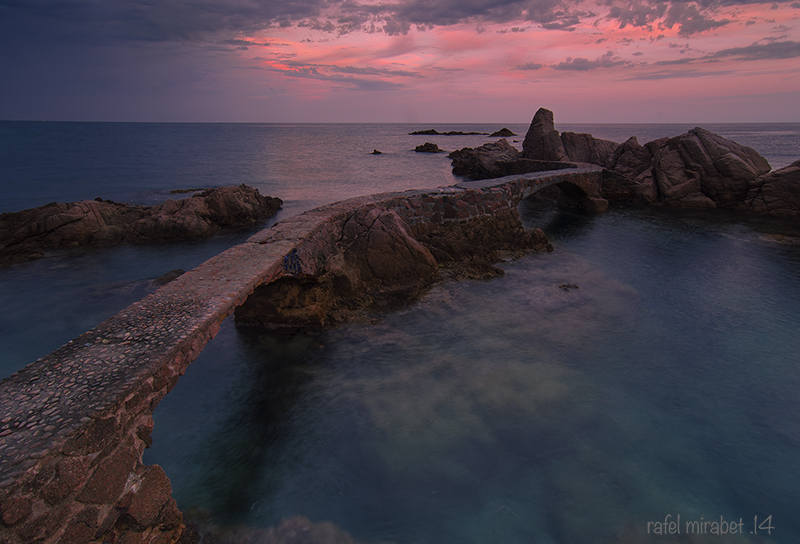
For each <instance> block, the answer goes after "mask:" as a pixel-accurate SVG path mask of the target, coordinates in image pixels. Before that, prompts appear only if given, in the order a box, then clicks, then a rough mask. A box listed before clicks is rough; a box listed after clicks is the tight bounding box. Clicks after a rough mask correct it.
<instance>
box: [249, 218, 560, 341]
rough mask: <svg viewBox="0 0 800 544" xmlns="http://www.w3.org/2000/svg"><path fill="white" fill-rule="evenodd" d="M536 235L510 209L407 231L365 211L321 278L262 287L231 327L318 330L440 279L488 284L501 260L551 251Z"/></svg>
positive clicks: (401, 299) (397, 221) (351, 222)
mask: <svg viewBox="0 0 800 544" xmlns="http://www.w3.org/2000/svg"><path fill="white" fill-rule="evenodd" d="M552 249H553V246H552V245H551V244H550V242H549V241H548V240H547V237H546V236H545V234H544V232H542V231H541V230H540V229H535V230H533V231H528V230H525V228H524V227H523V225H522V222H521V221H520V219H519V214H518V213H517V210H516V208H513V207H509V208H505V209H502V210H498V211H497V212H496V213H494V214H491V215H486V216H483V217H480V218H474V219H472V220H470V221H447V222H443V221H439V222H428V221H426V222H420V223H417V224H415V225H413V226H410V225H408V224H407V223H406V222H405V221H404V220H403V219H402V218H401V217H400V216H399V215H398V214H397V213H396V212H395V211H393V210H388V209H385V208H382V207H379V206H377V205H375V204H370V205H367V206H364V207H363V208H359V209H358V210H357V211H356V212H355V213H354V214H353V215H352V216H351V217H350V218H349V219H348V220H347V222H346V223H345V224H344V225H343V227H342V234H341V240H340V241H339V243H338V244H337V250H336V251H334V252H333V253H331V254H329V255H327V256H326V260H325V263H324V266H323V269H322V272H321V273H317V274H316V275H314V276H298V277H286V278H281V279H278V280H276V281H273V282H271V283H269V284H266V285H261V286H259V287H257V288H256V290H255V291H254V292H253V293H252V294H251V295H250V296H249V297H248V299H247V303H246V304H244V305H242V306H239V307H237V308H236V313H235V316H236V324H237V325H240V326H257V327H263V328H268V329H282V330H286V329H320V328H326V327H329V326H336V325H338V324H340V323H342V322H345V321H349V320H352V319H358V318H359V316H361V315H362V313H361V312H362V311H363V309H365V308H366V309H374V308H383V307H387V306H393V305H395V304H398V303H400V304H405V303H407V302H409V301H411V300H414V299H416V298H417V297H419V296H420V295H422V294H423V293H425V292H426V290H427V289H428V287H430V286H431V285H432V284H433V283H435V282H436V281H439V280H441V279H445V278H456V279H465V278H470V279H489V278H493V277H497V276H501V275H503V270H502V269H500V268H497V267H495V266H493V264H494V263H496V262H497V261H499V260H501V258H502V257H503V255H511V256H516V255H522V254H524V253H529V252H532V251H552Z"/></svg>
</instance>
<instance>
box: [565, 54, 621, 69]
mask: <svg viewBox="0 0 800 544" xmlns="http://www.w3.org/2000/svg"><path fill="white" fill-rule="evenodd" d="M630 64H631V62H630V61H626V60H623V59H621V58H620V57H618V56H616V55H615V54H614V52H613V51H608V52H607V53H606V54H605V55H603V56H601V57H598V58H597V59H595V60H589V59H586V58H583V57H577V58H571V57H567V60H566V61H564V62H560V63H558V64H556V65H555V66H553V68H555V69H556V70H575V71H579V72H586V71H589V70H596V69H598V68H613V67H614V66H627V65H630Z"/></svg>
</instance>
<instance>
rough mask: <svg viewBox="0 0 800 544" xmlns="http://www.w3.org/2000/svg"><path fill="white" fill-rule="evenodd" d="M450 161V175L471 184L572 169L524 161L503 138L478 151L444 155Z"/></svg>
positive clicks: (558, 164)
mask: <svg viewBox="0 0 800 544" xmlns="http://www.w3.org/2000/svg"><path fill="white" fill-rule="evenodd" d="M448 157H450V159H452V161H453V174H455V175H457V176H464V177H466V178H469V179H472V180H479V179H491V178H500V177H503V176H510V175H514V174H526V173H529V172H543V171H546V170H559V169H562V168H576V167H577V165H575V164H572V163H568V162H553V161H540V160H534V159H526V158H523V157H522V156H521V155H520V152H519V151H518V150H517V148H516V147H514V146H512V145H511V144H509V143H508V141H507V140H506V139H505V138H503V139H501V140H498V141H496V142H489V143H486V144H483V145H482V146H480V147H476V148H474V149H473V148H471V147H465V148H463V149H458V150H456V151H453V152H452V153H450V155H448Z"/></svg>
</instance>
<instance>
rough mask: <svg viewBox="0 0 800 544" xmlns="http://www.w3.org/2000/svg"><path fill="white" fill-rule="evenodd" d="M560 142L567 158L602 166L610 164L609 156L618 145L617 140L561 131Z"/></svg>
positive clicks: (606, 166) (610, 156) (611, 155)
mask: <svg viewBox="0 0 800 544" xmlns="http://www.w3.org/2000/svg"><path fill="white" fill-rule="evenodd" d="M561 143H562V144H563V146H564V150H565V151H566V153H567V157H568V158H569V160H571V161H574V162H588V163H591V164H596V165H598V166H602V167H604V168H608V167H609V166H611V164H610V162H611V158H612V157H613V156H614V152H615V151H616V150H617V148H618V147H619V144H618V143H617V142H612V141H609V140H601V139H599V138H595V137H594V136H592V135H591V134H579V133H575V132H563V133H562V134H561Z"/></svg>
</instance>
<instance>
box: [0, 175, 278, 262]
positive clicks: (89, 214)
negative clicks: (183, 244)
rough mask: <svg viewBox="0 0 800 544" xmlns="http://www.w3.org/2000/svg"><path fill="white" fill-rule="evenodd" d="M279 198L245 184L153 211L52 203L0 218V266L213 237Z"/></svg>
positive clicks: (247, 221)
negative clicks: (69, 250) (69, 251)
mask: <svg viewBox="0 0 800 544" xmlns="http://www.w3.org/2000/svg"><path fill="white" fill-rule="evenodd" d="M281 205H282V202H281V200H280V199H279V198H272V197H265V196H261V194H259V192H258V190H257V189H254V188H252V187H248V186H247V185H240V186H227V187H219V188H216V189H209V190H206V191H203V192H201V193H198V194H196V195H194V196H191V197H189V198H184V199H182V200H172V199H169V200H167V201H166V202H163V203H162V204H158V205H156V206H134V205H131V204H121V203H119V202H112V201H110V200H102V199H101V200H83V201H80V202H73V203H55V202H54V203H52V204H47V205H45V206H40V207H38V208H31V209H28V210H23V211H20V212H12V213H4V214H0V264H9V263H13V262H22V261H26V260H31V259H36V258H39V257H42V256H44V251H46V250H49V249H56V248H65V247H79V246H109V245H114V244H121V243H132V244H141V243H148V242H157V241H167V240H186V239H193V238H204V237H208V236H211V235H212V234H214V233H215V232H218V231H219V230H220V229H222V228H226V227H242V226H248V225H252V224H255V223H257V222H258V221H262V220H264V219H266V218H268V217H271V216H273V215H275V214H276V213H277V212H278V210H279V209H280V208H281Z"/></svg>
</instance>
